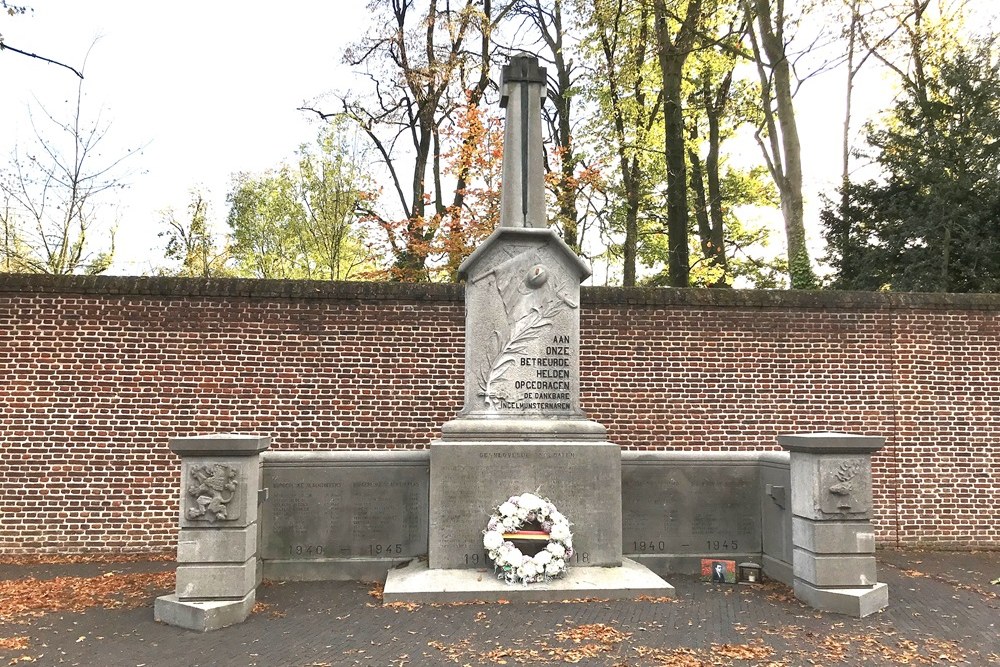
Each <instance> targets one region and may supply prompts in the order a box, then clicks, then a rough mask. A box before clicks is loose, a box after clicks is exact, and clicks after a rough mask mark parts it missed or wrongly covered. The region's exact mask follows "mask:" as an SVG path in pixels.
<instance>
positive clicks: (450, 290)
mask: <svg viewBox="0 0 1000 667" xmlns="http://www.w3.org/2000/svg"><path fill="white" fill-rule="evenodd" d="M0 293H18V294H83V295H103V296H118V297H153V298H156V297H175V298H184V297H194V298H248V299H306V300H338V301H339V300H348V301H417V302H420V301H441V302H451V303H460V302H461V301H462V300H463V286H462V285H461V284H455V283H448V284H442V283H391V282H361V281H356V282H343V281H321V280H257V279H247V278H209V279H206V278H175V277H164V276H48V275H39V274H0ZM581 296H582V301H583V303H584V305H586V306H591V307H600V306H602V305H614V306H618V307H621V306H626V307H628V306H637V307H650V306H653V307H656V306H661V307H676V308H684V307H691V308H696V307H711V308H777V309H782V308H794V309H816V310H859V311H872V310H964V311H970V310H971V311H1000V294H949V293H918V292H840V291H834V290H816V291H804V290H739V289H706V288H701V289H697V288H688V289H678V288H668V287H584V288H583V290H582V295H581Z"/></svg>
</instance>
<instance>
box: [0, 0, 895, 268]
mask: <svg viewBox="0 0 1000 667" xmlns="http://www.w3.org/2000/svg"><path fill="white" fill-rule="evenodd" d="M18 1H19V2H22V3H26V4H27V3H30V5H31V6H32V7H33V11H32V12H30V13H28V14H26V15H23V16H17V17H13V18H8V17H6V16H0V34H2V35H3V37H4V39H5V42H6V43H7V44H8V45H10V46H14V47H16V48H19V49H22V50H25V51H29V52H33V53H38V54H40V55H44V56H46V57H48V58H52V59H54V60H58V61H60V62H64V63H67V64H69V65H72V66H74V67H76V68H78V69H79V68H81V67H83V64H84V61H85V59H86V67H85V70H84V74H85V77H86V79H85V81H84V84H83V85H84V93H85V105H86V107H85V114H87V115H89V116H90V117H91V118H93V117H94V116H95V115H96V114H97V113H100V114H101V118H102V119H104V120H105V121H109V122H110V128H109V131H108V134H107V136H106V138H105V140H104V142H103V147H104V149H105V156H108V157H118V156H121V155H124V154H125V153H127V152H128V151H130V150H136V149H139V150H138V153H137V154H136V155H133V156H132V157H130V158H129V159H127V160H126V161H125V162H124V163H123V168H124V169H125V170H127V171H128V172H129V173H128V174H127V175H126V176H125V178H124V180H125V181H126V182H127V183H129V185H130V187H129V188H128V189H126V190H124V191H122V192H121V195H120V197H119V198H118V210H117V216H118V218H117V219H118V234H117V237H116V261H115V263H114V265H113V266H112V268H111V270H110V273H116V274H143V273H150V272H152V271H153V270H155V268H156V267H157V266H158V265H162V264H163V263H164V260H163V259H162V257H163V253H162V244H161V241H160V240H159V239H158V238H157V233H158V232H159V231H161V230H162V229H163V225H162V223H161V219H162V215H161V214H160V212H161V211H162V210H164V209H166V208H169V207H172V208H174V209H176V210H178V211H183V209H184V208H185V207H186V205H187V203H188V201H189V192H190V190H191V189H192V188H193V187H195V186H201V187H203V188H206V189H207V190H208V191H209V192H210V194H211V196H212V211H211V214H212V216H213V217H214V219H215V220H216V221H217V222H218V223H219V224H221V223H222V221H224V219H225V215H226V206H225V195H226V192H227V190H228V187H229V184H230V182H231V179H232V174H234V173H236V172H239V171H248V172H260V171H264V170H266V169H268V168H271V167H275V166H277V165H278V164H279V163H280V162H281V161H282V160H285V159H288V158H290V157H292V155H293V154H294V151H295V149H296V148H297V147H298V146H299V145H300V144H302V143H306V142H310V141H311V140H312V139H313V138H314V137H315V136H316V133H317V132H318V131H319V129H320V125H319V121H318V120H317V119H316V118H315V117H314V116H313V117H311V115H310V114H308V113H306V112H302V111H298V110H297V107H299V106H301V105H302V104H303V102H312V101H313V100H315V99H317V98H320V97H322V96H323V95H325V94H329V93H330V92H331V91H333V90H340V91H343V90H346V89H349V88H351V86H352V85H357V84H358V83H359V78H358V76H357V75H356V74H354V73H352V72H351V71H350V69H349V68H347V67H346V66H345V65H343V64H342V62H341V55H342V52H343V49H344V48H345V47H347V46H348V45H349V44H350V43H351V42H352V41H355V40H357V39H358V38H359V37H360V36H361V35H363V34H364V32H365V30H366V28H367V25H366V21H367V18H368V12H367V10H366V5H367V2H366V1H365V0H336V1H331V2H306V1H305V0H286V1H285V2H281V3H274V2H267V3H265V2H259V1H258V0H242V1H240V2H236V1H234V0H210V1H204V0H202V1H200V2H193V1H191V0H177V1H175V2H134V1H132V2H126V1H122V0H118V1H112V0H89V1H88V2H79V0H18ZM88 50H89V51H90V55H89V57H88V56H87V54H88ZM843 80H844V79H843V76H842V75H840V74H838V73H836V72H834V73H829V74H824V75H822V76H821V77H818V78H816V79H815V80H810V81H807V82H806V84H805V85H804V86H803V87H802V90H801V93H800V94H799V96H798V97H797V99H796V105H797V113H798V117H799V123H800V131H801V134H802V142H803V153H804V155H805V156H806V160H805V164H804V171H805V178H806V196H807V202H808V204H807V205H808V207H809V209H810V211H812V214H811V215H809V216H808V217H809V219H810V221H809V223H808V228H807V232H808V234H809V235H810V237H811V238H812V241H813V244H812V245H813V246H814V248H816V249H817V250H818V249H819V245H818V240H819V237H820V230H819V229H818V224H816V222H815V219H816V211H818V208H819V205H820V201H821V200H820V197H819V194H820V193H821V192H827V193H830V192H832V189H833V188H834V187H835V186H836V183H837V180H838V178H839V173H840V136H841V124H842V122H843V119H842V116H843V101H842V100H843ZM78 83H79V80H78V79H77V78H76V76H75V75H73V74H72V73H71V72H69V71H68V70H66V69H63V68H60V67H57V66H55V65H50V64H46V63H43V62H41V61H39V60H35V59H29V58H26V57H23V56H20V55H18V54H14V53H12V52H10V51H6V52H3V53H0V94H2V96H0V128H2V129H3V131H2V132H0V159H5V158H6V156H8V155H9V154H10V151H11V149H12V148H13V146H14V145H15V144H17V145H19V146H20V145H23V144H26V143H28V142H30V140H31V138H32V136H33V132H32V125H31V121H30V118H31V117H30V116H29V109H31V108H34V109H35V118H36V119H37V118H38V108H39V105H41V106H42V107H44V108H45V109H46V110H48V111H49V112H50V113H52V114H53V115H57V116H60V117H63V118H64V117H66V108H65V107H66V101H67V100H72V99H75V95H76V90H77V84H78ZM890 92H891V91H890V87H889V86H887V84H886V82H885V80H883V79H882V78H880V76H879V75H877V74H876V73H875V72H871V73H870V74H869V73H866V75H865V77H864V78H863V79H862V81H861V88H860V90H859V92H858V93H857V94H856V98H855V103H856V109H855V113H856V115H857V116H858V117H859V118H863V117H865V116H870V115H872V114H874V113H875V112H876V111H877V110H878V108H880V107H881V106H884V105H885V104H886V103H887V101H888V95H889V93H890ZM859 126H860V123H857V124H856V126H855V127H856V131H858V128H859ZM741 150H743V151H745V152H746V155H745V157H746V158H747V161H748V162H753V163H756V162H758V161H759V154H758V153H757V148H756V146H755V145H754V144H753V142H746V145H745V146H744V147H743V148H741ZM767 224H769V225H771V226H773V227H774V231H775V236H776V238H777V239H778V240H779V242H780V239H781V237H782V236H783V233H782V232H781V223H780V216H777V215H773V216H770V217H769V218H768V220H767ZM814 254H816V251H814ZM598 280H599V278H598Z"/></svg>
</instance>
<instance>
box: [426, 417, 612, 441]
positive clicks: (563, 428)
mask: <svg viewBox="0 0 1000 667" xmlns="http://www.w3.org/2000/svg"><path fill="white" fill-rule="evenodd" d="M607 437H608V433H607V429H605V428H604V425H603V424H600V423H598V422H595V421H592V420H590V419H582V418H580V419H564V418H552V419H545V418H537V419H503V418H496V417H491V418H486V417H475V416H466V417H459V418H458V419H452V420H451V421H449V422H445V424H444V426H442V427H441V438H442V439H443V440H445V441H447V442H455V441H462V442H468V441H476V442H484V441H487V442H512V441H520V440H532V441H537V440H546V441H563V442H577V441H582V440H586V441H587V442H594V441H596V442H603V441H604V440H605V439H606V438H607Z"/></svg>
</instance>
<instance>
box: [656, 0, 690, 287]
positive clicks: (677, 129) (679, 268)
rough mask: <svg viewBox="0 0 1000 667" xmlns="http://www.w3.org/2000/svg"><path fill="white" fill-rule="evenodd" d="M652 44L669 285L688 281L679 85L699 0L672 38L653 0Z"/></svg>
mask: <svg viewBox="0 0 1000 667" xmlns="http://www.w3.org/2000/svg"><path fill="white" fill-rule="evenodd" d="M653 8H654V11H655V20H656V45H657V52H658V56H659V63H660V72H661V74H662V77H663V108H664V135H665V137H664V149H665V151H666V165H667V244H668V260H667V271H668V279H669V282H670V285H671V286H673V287H687V286H688V285H689V284H690V281H691V279H690V266H689V264H690V259H689V254H688V206H687V165H686V158H685V152H686V151H685V139H684V113H683V106H682V105H683V100H682V97H681V95H682V90H681V85H682V83H683V80H682V74H683V70H684V62H685V60H687V57H688V55H689V54H690V53H691V49H692V48H693V46H694V41H695V30H694V29H695V25H696V24H697V22H698V19H699V17H700V15H701V0H689V2H688V5H687V13H686V14H685V16H684V20H683V22H682V23H681V25H680V27H679V28H678V31H677V37H676V40H672V39H671V37H670V34H669V32H670V31H669V26H668V23H667V8H666V5H665V0H655V2H654V3H653Z"/></svg>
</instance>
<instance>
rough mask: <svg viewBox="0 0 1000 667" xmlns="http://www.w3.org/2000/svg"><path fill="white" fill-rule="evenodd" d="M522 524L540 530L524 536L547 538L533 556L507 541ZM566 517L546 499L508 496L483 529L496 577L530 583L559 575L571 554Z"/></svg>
mask: <svg viewBox="0 0 1000 667" xmlns="http://www.w3.org/2000/svg"><path fill="white" fill-rule="evenodd" d="M525 524H528V525H533V526H538V527H540V528H541V531H539V532H535V531H528V532H525V533H523V534H524V535H533V536H534V537H535V538H536V539H537V538H538V537H542V539H544V538H545V537H547V538H548V544H546V545H545V548H544V549H542V550H540V551H539V552H538V553H537V554H535V555H534V556H527V555H525V554H524V553H522V552H521V550H520V549H519V548H517V546H516V545H515V544H514V543H513V542H512V541H511V539H512V538H513V539H517V538H516V537H515V536H513V535H511V533H516V532H517V531H520V530H521V529H522V528H523V527H524V526H525ZM569 526H570V523H569V519H567V518H566V517H565V516H563V515H562V514H561V513H560V512H559V511H558V510H556V507H555V505H553V504H552V503H551V502H549V499H548V498H539V497H538V496H536V495H535V494H533V493H522V494H521V495H519V496H511V497H510V498H509V499H508V500H507V502H505V503H502V504H501V505H500V506H499V507H497V508H496V509H495V510H494V511H493V514H492V515H490V520H489V523H487V525H486V530H484V531H483V546H484V547H486V550H487V551H488V552H489V556H490V559H491V560H492V561H493V567H494V570H495V571H496V572H497V577H498V578H500V579H504V580H506V581H507V583H510V584H515V583H523V584H530V583H533V582H536V581H545V580H546V579H551V578H554V577H558V576H560V575H562V574H563V573H564V572H565V571H566V562H567V561H568V560H569V559H570V558H572V557H573V534H572V533H570V530H569Z"/></svg>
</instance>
